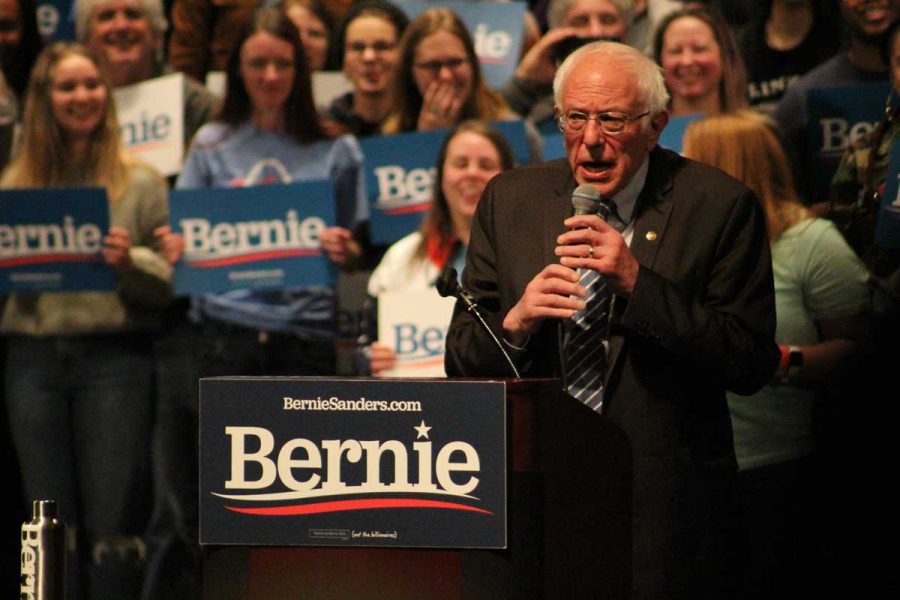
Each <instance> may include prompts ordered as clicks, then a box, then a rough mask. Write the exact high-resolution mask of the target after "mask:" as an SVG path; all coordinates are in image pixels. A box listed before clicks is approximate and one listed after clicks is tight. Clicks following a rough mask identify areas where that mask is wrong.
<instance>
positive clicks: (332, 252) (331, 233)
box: [319, 227, 362, 267]
mask: <svg viewBox="0 0 900 600" xmlns="http://www.w3.org/2000/svg"><path fill="white" fill-rule="evenodd" d="M319 242H320V243H321V244H322V251H323V252H325V254H326V255H327V256H328V259H329V260H331V262H333V263H335V264H337V265H341V266H348V267H349V266H350V265H352V264H353V263H355V262H356V261H357V260H358V259H359V257H360V256H361V255H362V248H361V247H360V245H359V242H357V241H356V240H355V239H353V233H352V232H351V231H350V230H349V229H345V228H343V227H329V228H328V229H325V230H324V231H323V232H322V233H321V234H320V235H319Z"/></svg>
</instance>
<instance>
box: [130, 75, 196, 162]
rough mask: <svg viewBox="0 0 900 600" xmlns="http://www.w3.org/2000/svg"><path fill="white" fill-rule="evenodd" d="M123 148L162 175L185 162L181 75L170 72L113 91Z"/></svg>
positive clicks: (182, 81)
mask: <svg viewBox="0 0 900 600" xmlns="http://www.w3.org/2000/svg"><path fill="white" fill-rule="evenodd" d="M113 96H114V97H115V100H116V111H117V112H118V114H119V132H120V134H121V136H122V145H123V146H124V147H125V148H127V149H128V150H129V151H130V152H133V153H134V154H136V155H137V156H138V157H140V159H141V160H143V161H144V162H147V163H149V164H150V165H152V166H154V167H156V169H157V170H158V171H159V172H160V173H162V174H163V175H164V176H168V175H175V174H176V173H178V172H180V171H181V163H182V160H183V159H184V75H182V74H181V73H173V74H171V75H163V76H162V77H157V78H155V79H148V80H147V81H142V82H141V83H136V84H134V85H129V86H125V87H120V88H116V89H115V90H114V91H113Z"/></svg>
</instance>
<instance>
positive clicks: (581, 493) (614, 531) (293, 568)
mask: <svg viewBox="0 0 900 600" xmlns="http://www.w3.org/2000/svg"><path fill="white" fill-rule="evenodd" d="M506 384H507V388H506V389H507V418H508V425H507V427H508V430H507V431H508V436H507V441H508V446H509V447H508V457H509V458H508V462H509V464H508V470H507V474H508V487H507V500H508V503H507V506H508V509H507V510H508V529H507V531H508V537H507V539H508V546H507V548H506V549H505V550H471V549H463V548H460V549H449V550H448V549H440V550H435V549H401V548H335V547H257V546H207V547H206V549H205V558H204V574H203V597H204V598H206V599H209V600H212V599H216V600H227V599H235V600H237V599H241V600H269V599H272V600H275V599H278V600H281V599H287V598H313V599H319V598H322V599H332V598H334V599H338V598H341V599H354V600H356V599H368V598H372V599H376V598H377V599H406V598H409V599H429V600H438V599H443V598H446V599H466V600H468V599H471V598H486V599H487V598H489V599H492V600H493V599H497V598H514V599H517V600H518V599H520V598H576V597H578V598H623V599H624V598H628V597H630V591H631V553H632V545H631V506H632V499H631V482H632V470H631V454H630V448H629V445H628V441H627V438H626V436H625V434H624V433H623V432H622V431H621V430H620V429H618V428H617V427H616V426H615V425H613V424H611V423H610V422H609V421H608V420H606V419H605V418H603V417H602V416H601V415H598V414H597V413H595V412H594V411H592V410H590V409H588V408H587V407H585V406H584V405H583V404H581V403H580V402H578V401H577V400H575V399H574V398H572V397H571V396H569V395H568V394H565V393H564V392H562V390H561V389H560V387H559V382H558V381H557V380H508V381H506Z"/></svg>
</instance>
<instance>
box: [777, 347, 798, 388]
mask: <svg viewBox="0 0 900 600" xmlns="http://www.w3.org/2000/svg"><path fill="white" fill-rule="evenodd" d="M802 366H803V349H802V348H801V347H800V346H788V347H787V365H786V366H785V369H784V371H782V373H781V381H782V382H783V383H787V381H788V379H790V376H791V369H793V368H799V367H802Z"/></svg>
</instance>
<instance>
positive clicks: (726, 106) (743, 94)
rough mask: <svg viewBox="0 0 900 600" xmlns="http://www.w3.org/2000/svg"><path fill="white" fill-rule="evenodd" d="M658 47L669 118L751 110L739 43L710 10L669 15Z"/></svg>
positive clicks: (693, 8) (657, 40)
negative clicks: (668, 94) (666, 91)
mask: <svg viewBox="0 0 900 600" xmlns="http://www.w3.org/2000/svg"><path fill="white" fill-rule="evenodd" d="M654 48H655V49H654V53H655V54H654V59H655V60H656V62H657V64H659V65H660V66H661V67H662V69H663V75H664V77H665V80H666V87H667V88H669V93H670V94H671V96H672V102H671V105H670V116H672V117H680V116H684V115H688V114H692V113H705V114H717V113H720V112H729V111H735V110H742V109H745V108H747V107H748V106H749V100H748V99H747V76H746V73H745V70H744V62H743V60H742V59H741V56H740V53H739V52H738V48H737V42H735V39H734V35H733V34H732V33H731V30H730V29H729V27H728V23H726V22H725V20H724V19H723V18H722V17H721V16H720V15H719V14H718V13H716V12H713V10H712V9H710V8H707V7H705V6H696V5H694V6H688V7H686V8H683V9H680V10H677V11H675V12H673V13H670V14H668V15H666V17H665V18H664V19H663V20H662V22H661V23H660V24H659V27H658V28H657V30H656V36H655V44H654Z"/></svg>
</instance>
